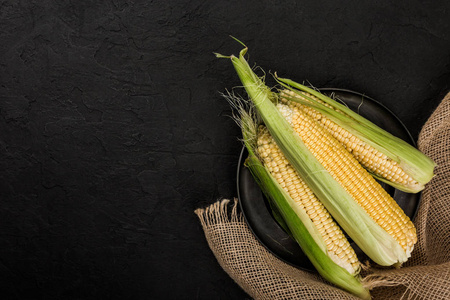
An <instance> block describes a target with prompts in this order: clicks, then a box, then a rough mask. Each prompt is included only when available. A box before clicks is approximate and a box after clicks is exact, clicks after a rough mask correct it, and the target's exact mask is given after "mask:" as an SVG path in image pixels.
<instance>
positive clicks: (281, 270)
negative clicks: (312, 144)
mask: <svg viewBox="0 0 450 300" xmlns="http://www.w3.org/2000/svg"><path fill="white" fill-rule="evenodd" d="M418 147H419V149H420V150H421V151H422V152H424V153H425V154H427V155H428V156H429V157H431V158H432V159H433V160H434V161H435V162H436V163H437V167H436V169H435V174H436V175H435V177H434V178H433V179H432V180H431V182H430V183H429V184H427V186H426V188H425V190H424V191H423V193H422V199H421V202H420V205H419V209H418V212H417V215H416V218H415V220H414V223H415V225H416V227H417V234H418V242H417V244H416V246H415V249H414V251H413V252H412V256H411V258H410V259H409V260H408V262H407V263H406V264H405V265H404V266H403V267H402V268H400V269H383V270H380V269H376V268H374V267H369V268H368V269H367V270H364V272H363V274H362V276H363V278H362V280H363V282H364V284H365V285H366V286H367V287H368V288H370V290H371V295H372V297H373V299H450V93H449V94H448V95H447V96H446V97H445V98H444V99H443V100H442V102H441V103H440V104H439V106H438V107H437V109H436V110H435V111H434V112H433V114H432V115H431V116H430V118H429V119H428V121H427V122H426V124H425V125H424V127H423V129H422V130H421V132H420V135H419V140H418ZM195 213H196V214H197V215H198V217H199V219H200V222H201V224H202V226H203V230H204V232H205V236H206V239H207V241H208V245H209V247H210V248H211V250H212V252H213V253H214V255H215V256H216V258H217V260H218V262H219V264H220V265H221V266H222V268H223V269H224V270H225V271H226V272H227V273H228V274H229V275H230V276H231V277H232V278H233V279H234V281H235V282H236V283H237V284H238V285H239V286H241V288H242V289H244V290H245V292H247V294H249V295H250V296H251V297H252V298H254V299H356V298H355V297H354V296H352V295H350V294H348V293H346V292H344V291H342V290H340V289H338V288H335V287H333V286H331V285H330V284H328V283H327V282H325V281H324V280H323V279H322V278H321V277H320V276H319V275H316V274H315V273H309V272H306V271H302V270H299V269H297V268H295V267H292V266H290V265H288V264H286V263H284V262H283V261H280V260H279V259H278V258H276V257H275V256H274V255H272V254H271V253H270V252H268V251H267V250H266V248H265V247H264V246H262V245H261V244H260V243H259V241H258V240H257V239H256V238H255V237H254V236H253V234H252V232H251V230H250V229H249V228H248V226H247V224H246V223H245V221H244V218H243V215H242V212H240V211H239V209H238V206H237V200H234V201H233V200H231V201H230V200H227V199H223V200H219V201H217V202H216V203H214V204H212V205H210V206H209V207H207V208H204V209H203V208H202V209H197V210H196V211H195Z"/></svg>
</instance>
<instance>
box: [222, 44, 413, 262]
mask: <svg viewBox="0 0 450 300" xmlns="http://www.w3.org/2000/svg"><path fill="white" fill-rule="evenodd" d="M246 52H247V48H244V49H243V50H241V52H240V54H239V57H235V56H234V55H231V56H228V57H227V56H223V55H217V56H218V57H222V58H224V57H227V58H230V59H231V62H232V63H233V66H234V67H235V70H236V72H237V74H238V76H239V78H240V80H241V82H242V83H243V85H244V87H245V90H246V91H247V94H248V95H249V98H250V99H251V101H252V103H253V104H254V106H255V108H256V110H257V112H258V114H259V116H260V117H261V119H262V121H263V122H264V124H265V126H266V127H267V128H268V130H269V132H270V134H271V135H272V137H273V138H274V140H275V142H276V143H277V144H278V146H279V147H280V148H281V149H282V152H283V153H284V155H285V156H286V158H287V159H288V161H289V162H290V164H291V165H292V166H293V167H294V169H295V170H296V171H297V173H298V174H299V175H300V176H301V177H302V179H303V180H304V181H305V182H306V184H307V185H308V186H309V187H310V188H311V189H312V191H313V192H314V194H315V195H316V196H317V197H318V198H319V200H320V201H321V202H322V203H323V204H324V206H325V207H326V208H327V210H328V211H329V212H330V214H331V215H332V216H333V217H334V219H335V220H336V221H337V222H338V223H339V224H340V225H341V227H342V228H343V229H344V231H345V232H346V233H347V234H348V235H349V236H350V237H351V238H352V239H353V241H354V242H355V243H356V244H357V245H358V246H359V247H360V248H361V250H362V251H364V252H365V253H366V254H367V255H368V256H369V257H370V258H371V259H372V260H373V261H374V262H376V263H377V264H379V265H382V266H391V265H394V264H398V263H403V262H405V261H406V260H407V259H408V254H407V253H405V251H404V250H403V249H402V247H401V245H400V244H399V243H398V242H397V241H396V240H395V239H394V238H393V237H392V236H391V235H389V234H388V233H387V232H386V231H385V230H384V229H383V228H381V227H380V226H379V225H378V224H377V223H376V222H375V221H374V220H372V219H371V218H370V216H369V215H368V214H367V213H366V212H365V211H364V210H363V208H362V207H361V206H359V204H357V203H356V201H354V199H353V198H352V197H351V196H350V194H348V192H347V191H346V190H345V189H344V188H343V187H342V186H341V185H340V184H339V183H338V182H337V181H336V180H335V179H334V178H333V177H332V176H331V174H330V173H328V172H327V171H326V170H325V168H324V167H323V166H322V165H321V164H320V162H319V161H318V160H317V159H316V158H315V157H314V155H313V154H312V153H311V152H310V151H309V150H308V149H307V147H306V145H305V144H304V143H303V141H302V140H301V139H300V137H299V136H298V135H297V134H296V133H295V131H294V130H293V128H292V127H291V126H290V124H289V123H288V122H287V120H286V119H285V118H284V117H283V116H282V115H281V113H280V112H279V111H278V109H277V108H276V106H275V104H274V103H273V102H272V100H276V97H275V96H274V94H273V93H272V92H271V91H270V89H269V88H268V87H267V86H266V85H265V84H264V82H263V81H262V80H261V79H260V78H259V77H258V76H257V75H256V74H255V73H254V72H253V71H252V69H251V67H250V66H249V65H248V62H247V61H246V60H245V58H244V55H245V54H246Z"/></svg>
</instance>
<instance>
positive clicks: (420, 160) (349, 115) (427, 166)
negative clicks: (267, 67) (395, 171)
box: [276, 77, 436, 193]
mask: <svg viewBox="0 0 450 300" xmlns="http://www.w3.org/2000/svg"><path fill="white" fill-rule="evenodd" d="M276 79H277V80H278V82H279V83H281V84H282V85H283V86H284V87H286V88H288V89H289V90H291V91H293V92H295V93H297V94H299V95H300V91H303V92H306V93H309V94H311V95H313V96H315V97H317V98H318V99H320V100H322V101H323V102H325V103H327V104H329V105H331V106H332V107H333V108H334V109H331V108H329V107H326V106H325V105H324V104H323V103H320V102H317V100H316V99H314V98H313V97H308V96H305V95H303V94H302V95H301V96H302V97H305V98H306V99H308V100H309V101H311V102H307V101H304V100H301V99H299V98H297V97H292V98H289V100H292V101H296V102H299V103H301V104H304V105H307V106H310V107H312V108H314V109H316V110H318V111H319V112H320V113H322V114H324V115H325V116H327V117H328V118H329V119H330V120H332V121H334V122H335V123H336V124H338V125H340V126H341V127H342V128H344V129H346V130H347V131H349V132H350V133H352V134H353V135H355V136H356V137H358V138H359V139H361V140H363V141H364V142H366V143H367V144H369V145H370V146H372V147H373V148H375V149H377V150H378V151H380V152H381V153H383V154H385V155H386V156H388V157H389V158H390V159H391V160H393V161H395V162H397V163H398V164H399V166H400V167H401V168H402V169H403V170H404V171H405V173H407V174H408V175H409V176H411V177H412V178H413V179H414V180H415V181H416V183H415V184H412V185H404V184H399V183H396V182H392V181H390V180H388V179H386V178H383V177H380V176H378V175H377V174H374V173H372V172H371V174H372V176H374V177H375V178H376V179H378V180H380V181H382V182H385V183H387V184H389V185H391V186H393V187H395V188H396V189H399V190H401V191H405V192H408V193H418V192H420V191H422V190H423V189H424V187H425V184H426V183H428V182H429V181H430V180H431V179H432V177H433V176H434V173H433V172H434V168H435V166H436V164H435V163H434V161H432V160H431V159H430V158H429V157H428V156H426V155H425V154H423V153H422V152H420V151H419V150H418V149H416V148H415V147H414V146H412V145H410V144H408V143H407V142H405V141H403V140H402V139H400V138H398V137H396V136H394V135H392V134H390V133H389V132H387V131H386V130H384V129H382V128H380V127H378V126H377V125H375V124H374V123H372V122H370V121H369V120H367V119H366V118H364V117H362V116H361V115H359V114H357V113H356V112H354V111H352V110H351V109H349V108H348V107H346V106H345V105H343V104H341V103H338V102H336V101H335V100H333V99H332V98H330V97H327V96H325V95H323V94H322V93H320V92H318V91H316V90H314V89H311V88H309V87H307V86H304V85H302V84H300V83H297V82H295V81H293V80H291V79H287V78H279V77H277V78H276ZM336 110H338V111H336ZM369 172H370V171H369Z"/></svg>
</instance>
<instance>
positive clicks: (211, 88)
mask: <svg viewBox="0 0 450 300" xmlns="http://www.w3.org/2000/svg"><path fill="white" fill-rule="evenodd" d="M402 3H404V4H402ZM449 12H450V5H449V4H448V1H443V0H438V1H403V2H401V3H399V1H383V0H381V1H376V2H375V1H277V0H272V1H268V0H263V1H198V0H193V1H161V0H160V1H150V0H146V1H126V0H110V1H68V0H63V1H48V0H41V1H0V167H1V172H0V201H1V202H0V207H1V209H0V276H1V278H0V287H1V290H0V295H1V297H2V299H247V298H248V296H247V295H246V294H245V293H244V292H243V291H242V290H241V289H240V287H239V286H237V285H236V284H235V283H234V282H233V280H232V279H231V278H229V277H228V275H227V274H226V273H225V272H224V271H223V270H222V269H221V268H220V266H219V265H218V264H217V261H216V260H215V257H214V256H213V255H212V253H211V252H210V250H209V248H208V246H207V243H206V241H205V238H204V235H203V231H202V229H201V226H200V223H199V221H198V219H197V217H196V216H195V214H194V210H195V209H196V208H198V207H204V206H206V205H208V204H210V203H212V202H214V201H216V200H217V199H219V198H221V197H227V198H231V197H234V196H236V194H237V193H236V183H235V181H236V168H237V161H238V157H239V153H240V149H241V143H240V142H239V141H238V138H239V129H238V127H237V126H236V125H235V123H234V122H233V120H232V119H231V118H230V117H229V116H230V114H231V110H230V108H229V106H228V104H227V103H226V101H225V100H224V99H223V98H222V97H221V95H220V93H221V92H224V91H225V89H230V88H232V87H234V86H237V85H239V81H238V79H237V76H236V75H235V73H234V70H233V68H232V66H231V63H230V62H229V61H227V60H219V59H216V58H215V56H214V55H213V52H220V53H222V54H231V53H234V54H238V52H239V50H240V49H241V46H240V45H239V44H238V43H236V42H235V41H234V40H232V39H231V38H230V37H229V35H233V36H235V37H237V38H239V39H240V40H242V41H243V42H245V43H246V44H247V45H248V46H249V59H250V63H251V64H257V65H259V66H261V67H262V68H264V69H265V70H267V71H277V72H278V74H280V75H283V76H285V77H290V78H293V79H296V80H298V81H309V82H310V83H311V84H313V85H315V86H317V87H337V88H346V89H351V90H354V91H358V92H361V93H364V94H366V95H368V96H370V97H373V98H375V99H377V100H378V101H380V102H381V103H383V104H384V105H385V106H387V107H388V108H389V109H390V110H392V111H393V112H394V113H395V114H396V115H397V116H398V117H399V118H400V120H402V121H403V123H404V124H405V125H406V127H407V128H408V129H409V130H410V132H411V134H412V135H413V136H414V138H417V136H418V133H419V130H420V128H421V126H422V125H423V124H424V122H425V121H426V119H427V117H428V116H429V115H430V113H431V112H432V111H433V109H434V108H435V107H436V106H437V104H438V102H439V99H440V98H441V97H442V95H444V93H446V92H447V91H448V90H449V86H450V55H449V53H450V52H449V49H450V23H449V22H448V20H449Z"/></svg>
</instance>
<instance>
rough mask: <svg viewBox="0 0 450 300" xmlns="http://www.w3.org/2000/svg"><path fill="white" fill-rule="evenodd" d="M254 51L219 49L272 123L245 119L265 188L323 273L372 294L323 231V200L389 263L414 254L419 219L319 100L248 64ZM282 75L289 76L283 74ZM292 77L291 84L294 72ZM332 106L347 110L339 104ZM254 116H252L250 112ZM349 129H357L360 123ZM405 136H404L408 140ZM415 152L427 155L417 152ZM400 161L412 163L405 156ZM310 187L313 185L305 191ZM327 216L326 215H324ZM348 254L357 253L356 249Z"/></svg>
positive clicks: (251, 163) (375, 256) (253, 164)
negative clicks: (333, 127)
mask: <svg viewBox="0 0 450 300" xmlns="http://www.w3.org/2000/svg"><path fill="white" fill-rule="evenodd" d="M246 52H247V48H244V49H243V50H242V51H241V52H240V54H239V57H235V56H234V55H231V56H223V55H219V54H218V55H217V56H218V57H227V58H230V59H231V62H232V64H233V66H234V67H235V70H236V72H237V74H238V76H239V78H240V80H241V82H242V83H243V86H244V87H245V89H246V91H247V94H248V95H249V98H250V100H251V103H252V106H253V107H254V108H255V109H256V113H257V115H258V119H259V120H261V121H262V123H263V124H264V126H265V127H261V129H258V130H257V129H255V128H256V125H251V126H248V124H253V123H254V122H247V121H244V122H242V126H241V127H242V128H243V136H244V142H245V144H246V146H247V149H248V150H249V157H248V159H247V166H248V167H249V168H250V169H251V171H252V174H253V175H254V177H255V179H256V180H257V181H258V183H259V184H260V186H261V188H262V190H263V191H264V192H265V193H266V195H268V197H270V198H272V199H273V200H274V203H276V205H277V207H278V209H279V211H280V212H281V214H282V216H283V218H284V220H285V221H286V224H287V225H288V227H289V230H290V232H291V233H292V234H293V236H294V237H295V239H296V240H297V242H298V243H299V244H300V246H301V247H302V249H303V250H304V252H305V253H306V255H307V256H308V257H309V258H310V260H311V261H312V262H313V264H314V266H315V267H316V269H317V270H318V271H319V273H320V274H321V275H322V276H323V277H324V278H326V279H327V280H329V281H330V282H332V283H334V284H336V285H337V286H340V287H341V288H343V289H346V290H347V291H350V292H352V293H354V294H356V295H358V296H360V297H362V298H367V297H370V296H368V293H367V291H366V290H365V289H364V288H363V287H362V285H361V283H360V282H359V280H357V278H356V277H355V276H354V274H356V273H357V268H358V267H357V264H356V263H355V262H354V261H353V262H352V259H351V258H350V263H343V262H342V261H345V259H348V257H346V256H342V257H340V256H339V255H340V253H341V252H339V253H338V254H336V253H334V252H333V251H334V249H332V248H330V249H329V248H327V243H326V242H325V241H326V240H327V239H326V237H324V236H322V235H321V234H318V233H321V230H322V231H323V227H321V226H322V225H323V223H320V222H319V223H315V220H316V218H317V215H319V214H321V213H322V212H321V211H320V207H324V208H326V211H327V214H328V213H329V215H331V216H332V218H333V219H334V220H335V221H336V222H337V223H338V224H339V225H340V226H341V227H342V229H343V230H344V231H345V232H346V233H347V234H348V235H349V236H350V237H351V238H352V239H353V241H354V242H355V243H356V244H357V245H358V246H359V247H360V248H361V250H362V251H364V252H365V254H366V255H367V256H368V257H370V258H371V259H372V260H373V261H374V262H375V263H377V264H379V265H382V266H391V265H400V264H401V263H403V262H405V261H406V260H407V259H408V258H409V257H410V254H411V251H412V250H413V248H414V244H415V243H416V232H415V228H414V225H413V224H412V222H411V220H410V219H409V218H408V217H407V216H406V215H405V214H404V212H403V211H402V209H401V208H400V207H399V206H398V205H397V203H396V202H395V201H394V200H393V199H392V197H391V196H390V195H389V194H388V193H386V191H385V190H384V189H383V188H382V187H381V186H380V185H379V184H378V182H377V181H376V180H375V179H374V177H373V176H371V175H370V174H369V172H368V171H367V170H366V169H365V168H363V167H362V165H361V164H360V163H359V162H358V160H356V158H355V156H353V155H352V153H350V151H348V150H347V149H346V147H345V146H344V145H343V144H342V143H341V142H339V141H338V140H337V139H336V138H335V137H334V136H333V135H332V134H331V133H330V131H329V130H328V129H327V128H326V126H324V125H323V124H322V123H321V121H320V122H319V119H318V118H317V117H315V116H314V115H311V113H310V112H308V109H307V108H306V107H305V106H304V104H306V106H309V107H314V108H316V107H318V106H319V105H317V104H312V105H311V104H310V103H308V101H303V100H301V101H291V100H292V99H291V98H298V97H297V96H295V97H290V96H289V97H288V96H286V94H288V93H284V94H282V96H281V97H280V95H279V94H276V93H273V92H272V91H271V90H270V88H268V87H267V86H266V85H265V84H264V82H263V80H262V79H261V78H259V77H258V76H257V75H256V74H255V73H254V72H253V70H252V68H251V67H250V66H249V65H248V63H247V61H246V60H245V57H244V55H245V54H246ZM280 81H281V82H283V81H282V80H281V79H280ZM285 81H286V82H288V83H289V84H291V82H289V81H288V80H285ZM283 83H285V82H283ZM308 92H310V91H308ZM311 94H313V93H311ZM314 96H316V95H314ZM308 100H309V99H308ZM325 102H326V101H325ZM324 107H325V108H327V109H329V108H328V107H327V106H324ZM330 110H332V111H334V112H335V113H336V114H340V112H339V111H337V112H336V110H335V109H330ZM319 111H320V112H321V113H322V112H323V111H326V109H323V108H322V107H321V108H320V109H319ZM241 116H245V113H241ZM345 118H347V119H345V122H347V123H350V124H353V123H354V122H353V120H357V121H358V122H357V124H360V126H359V127H361V128H363V129H364V130H362V131H363V132H364V134H365V135H366V136H375V137H374V139H375V140H377V142H380V141H378V139H380V136H382V134H381V133H380V131H379V129H377V128H375V129H373V128H372V127H370V126H369V125H368V123H364V122H363V121H359V120H358V118H357V117H355V116H352V115H345ZM246 119H247V120H248V119H252V118H242V120H246ZM253 119H254V118H253ZM320 119H322V117H321V118H320ZM330 119H332V118H330ZM336 119H339V120H340V119H344V117H339V118H338V117H336V118H335V119H333V121H335V120H336ZM345 122H344V121H342V123H345ZM336 123H337V124H340V122H336ZM246 124H247V125H246ZM361 124H362V125H361ZM347 130H348V131H349V132H352V133H353V131H352V130H350V129H348V128H347ZM367 132H369V133H373V135H370V134H367ZM361 139H362V138H361ZM364 141H365V142H366V143H368V144H370V145H372V144H374V143H375V142H372V141H369V142H368V140H367V137H364ZM403 143H404V142H403ZM403 143H400V145H401V147H403ZM375 144H376V143H375ZM408 149H409V148H408ZM352 152H355V151H352ZM381 152H382V151H381ZM383 153H385V152H383ZM385 154H386V153H385ZM414 155H415V156H419V157H420V155H418V154H417V153H416V154H414ZM414 155H413V156H414ZM406 156H407V159H406V160H408V159H409V160H411V157H409V156H408V155H406ZM391 159H392V158H391ZM392 160H395V159H392ZM395 161H397V160H395ZM398 163H399V164H400V165H401V166H402V167H403V169H405V167H404V165H402V160H400V162H398ZM422 164H423V165H427V163H420V162H417V161H415V167H416V168H420V166H421V165H422ZM406 169H407V171H409V170H410V169H409V168H406ZM411 169H414V167H412V168H411ZM407 173H408V172H407ZM413 173H414V172H413ZM418 173H420V172H418V171H416V172H415V173H414V175H417V174H418ZM423 173H427V172H423ZM418 177H420V176H415V177H414V179H415V180H416V181H417V182H419V183H420V182H421V181H420V180H418ZM425 177H426V176H425ZM428 177H429V174H428ZM293 178H297V179H293ZM293 181H294V183H293ZM308 190H310V192H303V191H308ZM305 195H306V196H305ZM299 197H300V198H299ZM301 197H306V198H309V197H314V198H316V199H318V200H319V201H320V203H321V204H322V205H323V206H321V205H319V204H312V205H306V204H304V203H308V201H309V200H303V198H301ZM304 201H306V202H304ZM300 208H301V209H300ZM310 208H312V210H311V211H312V213H311V214H310V213H309V209H310ZM316 209H319V210H316ZM314 211H315V212H314ZM323 218H324V220H325V219H328V218H327V217H323ZM319 219H320V220H322V217H320V218H319ZM326 232H328V231H326ZM319 236H320V238H319ZM338 236H340V235H338ZM339 240H341V239H340V238H339ZM339 244H340V242H339ZM345 244H346V243H345V241H344V242H342V245H341V246H344V249H345V250H342V251H344V252H346V251H347V249H348V247H347V248H346V247H345ZM349 252H352V251H351V250H349ZM347 254H349V255H350V257H351V254H350V253H347ZM336 256H337V258H339V259H336ZM340 260H342V261H340ZM349 278H353V279H354V280H349Z"/></svg>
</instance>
